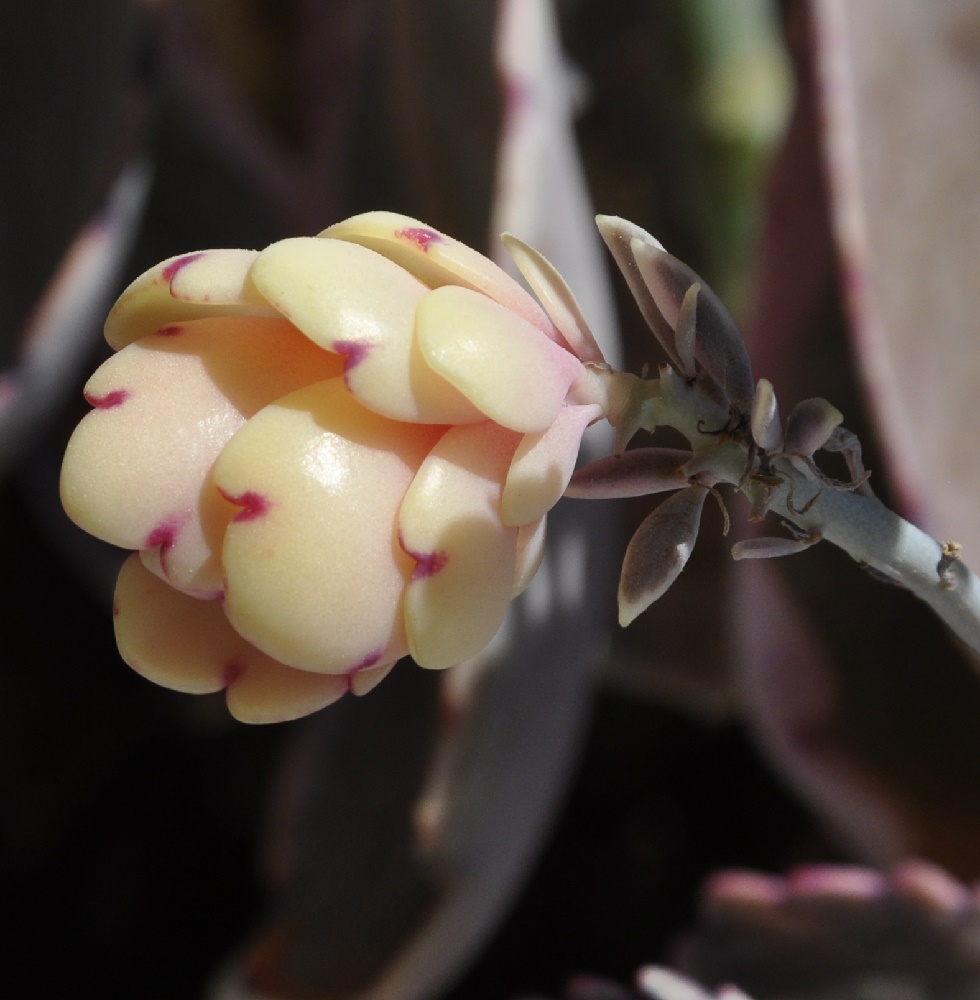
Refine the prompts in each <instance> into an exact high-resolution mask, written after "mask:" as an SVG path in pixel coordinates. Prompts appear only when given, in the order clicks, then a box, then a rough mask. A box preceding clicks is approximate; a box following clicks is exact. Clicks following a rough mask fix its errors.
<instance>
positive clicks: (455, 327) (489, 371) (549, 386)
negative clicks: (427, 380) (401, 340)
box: [417, 287, 584, 433]
mask: <svg viewBox="0 0 980 1000" xmlns="http://www.w3.org/2000/svg"><path fill="white" fill-rule="evenodd" d="M417 330H418V338H419V344H420V346H421V348H422V353H423V355H424V356H425V359H426V361H428V363H429V364H430V365H431V366H432V368H433V369H434V370H435V371H436V372H438V373H439V374H440V375H442V376H443V377H444V378H445V379H446V380H447V381H449V382H451V383H452V384H453V385H454V386H456V388H457V389H459V391H460V392H462V393H463V395H464V396H466V397H467V399H469V400H470V401H471V402H472V403H473V404H474V405H475V406H477V407H478V408H479V409H480V410H481V411H482V412H483V413H485V414H486V415H487V416H488V417H490V419H491V420H494V421H495V422H496V423H498V424H500V425H501V426H503V427H509V428H510V429H511V430H515V431H522V432H524V433H535V432H538V431H543V430H546V429H547V428H548V427H550V426H551V424H552V423H553V422H554V420H555V418H556V417H557V416H558V412H559V410H560V409H561V407H562V404H563V403H564V400H565V396H566V395H567V393H568V390H569V387H570V386H571V385H572V384H573V383H574V382H576V381H577V380H578V379H580V378H582V377H583V375H584V369H583V368H582V364H581V362H579V361H578V359H577V358H575V357H574V355H572V354H570V353H569V352H568V351H566V350H565V349H564V348H562V347H559V346H558V345H557V344H555V343H554V342H552V341H551V340H548V338H547V337H542V336H541V333H540V332H539V331H538V330H537V329H535V327H533V326H531V325H530V324H529V323H527V322H525V321H524V320H522V319H521V318H520V317H519V316H515V315H514V314H513V313H512V312H510V311H508V310H507V309H505V308H504V307H503V306H501V305H500V304H499V303H497V302H494V301H493V300H492V299H488V298H487V297H486V296H485V295H481V294H480V293H479V292H474V291H471V290H470V289H468V288H456V287H445V288H439V289H437V290H436V291H434V292H431V293H430V294H428V295H427V296H426V297H425V298H424V299H423V300H422V302H421V304H420V305H419V308H418V326H417Z"/></svg>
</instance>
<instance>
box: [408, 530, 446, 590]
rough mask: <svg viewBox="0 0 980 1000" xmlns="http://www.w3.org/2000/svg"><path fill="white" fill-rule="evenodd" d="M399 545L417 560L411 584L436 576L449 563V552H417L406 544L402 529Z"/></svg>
mask: <svg viewBox="0 0 980 1000" xmlns="http://www.w3.org/2000/svg"><path fill="white" fill-rule="evenodd" d="M398 544H399V545H400V546H401V547H402V548H403V549H404V550H405V552H406V553H407V554H408V555H410V556H411V557H412V558H413V559H414V560H415V569H414V570H413V571H412V576H411V580H410V582H412V583H414V582H415V581H416V580H424V579H425V578H426V577H429V576H435V575H436V573H438V572H439V571H440V570H441V569H443V568H444V567H445V565H446V563H448V562H449V553H448V552H415V551H414V550H413V549H410V548H409V547H408V546H407V545H406V544H405V538H404V536H403V535H402V531H401V528H399V529H398Z"/></svg>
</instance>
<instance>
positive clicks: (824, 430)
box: [783, 397, 844, 457]
mask: <svg viewBox="0 0 980 1000" xmlns="http://www.w3.org/2000/svg"><path fill="white" fill-rule="evenodd" d="M843 419H844V415H843V414H842V413H841V412H840V410H838V409H837V407H836V406H832V405H831V404H830V403H828V402H827V400H826V399H820V398H819V397H816V398H814V399H804V400H802V401H801V402H799V403H797V404H796V406H794V407H793V410H792V412H791V413H790V415H789V416H788V417H787V418H786V435H785V437H784V439H783V448H784V450H785V451H788V452H791V453H792V454H794V455H806V456H807V457H810V456H811V455H812V454H813V453H814V452H815V451H817V450H818V449H819V448H822V447H823V446H824V445H825V444H826V443H827V440H828V439H829V438H830V435H831V434H833V433H834V430H835V428H836V427H837V426H838V425H839V424H840V422H841V421H842V420H843Z"/></svg>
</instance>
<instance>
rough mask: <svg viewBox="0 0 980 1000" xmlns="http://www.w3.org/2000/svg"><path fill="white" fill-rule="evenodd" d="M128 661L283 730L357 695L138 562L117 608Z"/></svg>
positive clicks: (124, 580) (166, 682)
mask: <svg viewBox="0 0 980 1000" xmlns="http://www.w3.org/2000/svg"><path fill="white" fill-rule="evenodd" d="M113 612H114V615H115V628H116V642H117V643H118V645H119V653H120V655H121V656H122V658H123V659H124V660H125V661H126V662H127V663H128V664H129V665H130V666H131V667H132V668H133V669H134V670H135V671H136V672H137V673H139V674H141V675H142V676H144V677H146V678H147V679H148V680H151V681H153V682H154V683H156V684H161V685H163V686H164V687H168V688H172V689H173V690H175V691H183V692H185V693H188V694H208V693H211V692H214V691H221V690H222V689H227V699H228V708H229V710H230V711H231V714H232V715H233V716H234V717H235V718H236V719H239V720H240V721H242V722H256V723H258V722H281V721H285V720H287V719H296V718H299V717H300V716H303V715H308V714H309V713H310V712H315V711H317V710H318V709H320V708H323V707H324V706H326V705H329V704H330V703H331V702H334V701H336V700H337V699H338V698H339V697H340V696H341V695H343V694H345V693H346V692H347V690H348V689H349V686H350V685H349V684H348V679H347V678H346V677H333V676H323V675H320V674H312V673H307V672H305V671H302V670H293V669H291V668H290V667H287V666H284V665H283V664H282V663H278V662H277V661H276V660H273V659H272V658H271V657H269V656H266V654H265V653H262V652H260V651H259V650H257V649H256V648H255V647H254V646H252V645H251V644H250V643H248V642H246V641H245V640H244V639H243V638H242V637H241V636H240V635H239V634H238V633H237V632H236V631H235V630H234V629H233V628H232V627H231V625H230V624H229V623H228V619H227V618H226V617H225V615H224V612H223V611H222V610H221V605H220V604H219V603H218V602H217V601H199V600H196V599H195V598H193V597H188V596H187V595H186V594H181V593H180V592H179V591H176V590H174V589H173V587H170V586H168V585H167V584H166V583H164V582H163V581H162V580H160V579H158V578H157V577H156V576H154V575H153V574H151V573H150V572H149V571H148V570H146V569H145V568H144V566H143V565H142V564H141V562H140V560H139V558H138V557H137V556H136V555H135V554H134V555H132V556H130V557H129V559H128V560H127V561H126V562H125V563H124V564H123V568H122V570H121V572H120V574H119V581H118V583H117V584H116V595H115V601H114V605H113Z"/></svg>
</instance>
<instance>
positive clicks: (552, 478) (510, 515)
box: [501, 403, 602, 525]
mask: <svg viewBox="0 0 980 1000" xmlns="http://www.w3.org/2000/svg"><path fill="white" fill-rule="evenodd" d="M601 416H602V409H601V407H599V406H597V405H596V404H594V403H592V404H584V405H581V406H576V405H567V406H563V407H562V408H561V409H560V410H559V411H558V416H557V417H555V421H554V423H553V424H552V425H551V426H550V427H549V428H548V429H547V430H544V431H541V432H540V433H538V434H527V435H525V436H524V437H523V438H522V439H521V443H520V444H519V445H518V446H517V451H516V453H515V454H514V461H513V462H512V463H511V466H510V471H509V472H508V473H507V479H506V482H505V483H504V493H503V500H502V501H501V515H502V517H503V521H504V524H512V525H518V524H527V523H528V522H530V521H536V520H537V519H538V518H540V517H543V516H544V515H545V514H547V513H548V511H549V510H551V508H552V507H554V505H555V504H556V503H558V501H559V500H560V499H561V496H562V494H563V493H564V492H565V487H566V486H568V481H569V479H571V478H572V473H573V472H574V471H575V460H576V458H578V450H579V447H580V446H581V443H582V435H583V434H584V433H585V429H586V427H588V426H589V424H590V423H592V422H593V421H595V420H598V419H599V417H601Z"/></svg>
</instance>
